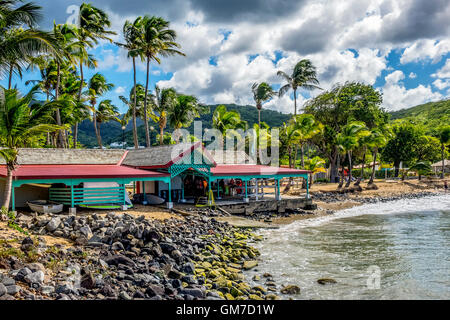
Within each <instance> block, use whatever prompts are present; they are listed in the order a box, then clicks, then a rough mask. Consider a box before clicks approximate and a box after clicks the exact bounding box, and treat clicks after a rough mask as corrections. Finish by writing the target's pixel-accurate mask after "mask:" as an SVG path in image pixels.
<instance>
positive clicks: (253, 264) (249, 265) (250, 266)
mask: <svg viewBox="0 0 450 320" xmlns="http://www.w3.org/2000/svg"><path fill="white" fill-rule="evenodd" d="M257 265H258V261H256V260H248V261H244V264H243V266H242V268H244V270H250V269H253V268H254V267H256V266H257Z"/></svg>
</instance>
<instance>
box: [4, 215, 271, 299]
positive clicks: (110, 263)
mask: <svg viewBox="0 0 450 320" xmlns="http://www.w3.org/2000/svg"><path fill="white" fill-rule="evenodd" d="M17 223H18V224H19V225H20V226H21V227H22V228H24V230H28V232H30V233H31V236H27V237H24V238H23V239H22V240H20V239H16V240H14V239H11V240H3V242H0V300H11V299H19V300H22V299H27V300H35V299H37V300H39V299H57V300H82V299H124V300H129V299H150V300H159V299H169V300H192V299H214V300H216V299H227V300H233V299H252V300H264V299H278V296H277V295H275V294H273V293H267V289H265V288H263V287H262V286H255V287H250V286H249V285H248V284H247V283H246V282H245V281H244V275H243V273H242V271H243V270H247V269H251V268H254V267H255V266H256V265H257V260H256V259H257V256H258V255H259V252H258V251H257V250H256V249H254V248H252V247H250V246H249V245H248V244H247V241H248V240H250V239H251V240H253V241H258V240H261V238H260V237H258V236H256V235H254V234H253V233H251V231H249V230H241V229H236V228H233V227H230V226H228V225H227V224H226V223H221V222H218V221H216V220H215V219H214V218H207V217H198V216H190V217H185V218H183V219H174V218H172V219H168V220H165V221H158V220H147V219H145V218H144V217H138V218H136V217H133V216H131V215H129V214H126V213H123V214H119V213H114V212H111V213H108V214H106V215H97V214H93V215H90V216H74V215H67V216H61V215H44V216H34V217H28V216H22V217H18V219H17ZM49 235H50V236H54V237H59V238H64V239H68V240H71V241H73V243H74V245H73V246H69V247H63V246H61V245H58V244H57V245H53V246H51V245H46V243H45V240H44V239H43V236H49Z"/></svg>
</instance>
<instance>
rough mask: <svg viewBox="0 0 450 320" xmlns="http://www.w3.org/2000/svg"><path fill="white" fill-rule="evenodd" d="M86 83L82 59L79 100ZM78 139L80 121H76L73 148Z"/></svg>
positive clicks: (75, 146)
mask: <svg viewBox="0 0 450 320" xmlns="http://www.w3.org/2000/svg"><path fill="white" fill-rule="evenodd" d="M83 85H84V73H83V59H80V88H79V89H78V102H80V101H81V93H82V91H83ZM77 141H78V122H75V128H74V130H73V148H74V149H76V148H77Z"/></svg>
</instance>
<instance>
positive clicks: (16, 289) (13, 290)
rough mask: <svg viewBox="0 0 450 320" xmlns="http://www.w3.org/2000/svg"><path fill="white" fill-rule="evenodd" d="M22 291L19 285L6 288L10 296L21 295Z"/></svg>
mask: <svg viewBox="0 0 450 320" xmlns="http://www.w3.org/2000/svg"><path fill="white" fill-rule="evenodd" d="M21 290H22V288H21V287H19V286H18V285H12V286H7V287H6V292H7V293H8V294H9V295H12V296H13V295H15V294H16V293H19V292H20V291H21Z"/></svg>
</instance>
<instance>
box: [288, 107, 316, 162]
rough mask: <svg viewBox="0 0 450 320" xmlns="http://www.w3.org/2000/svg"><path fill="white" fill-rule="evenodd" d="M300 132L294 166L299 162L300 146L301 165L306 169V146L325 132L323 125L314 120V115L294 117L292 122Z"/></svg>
mask: <svg viewBox="0 0 450 320" xmlns="http://www.w3.org/2000/svg"><path fill="white" fill-rule="evenodd" d="M290 124H291V125H292V126H294V127H295V128H296V129H297V130H298V141H297V143H296V144H295V153H294V164H296V162H297V150H298V147H299V146H300V152H301V155H300V157H301V158H300V160H301V161H300V164H301V167H302V168H304V166H305V163H304V160H303V159H304V152H303V147H304V144H305V143H306V142H307V141H308V140H309V139H311V138H313V137H314V136H315V135H317V134H319V133H320V132H322V130H323V125H322V124H321V123H319V122H318V121H316V120H315V119H314V116H313V115H312V114H301V115H297V116H294V117H293V118H292V120H291V122H290Z"/></svg>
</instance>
